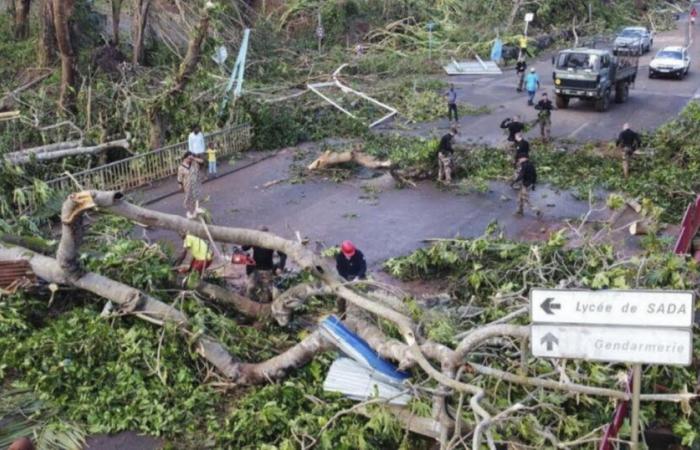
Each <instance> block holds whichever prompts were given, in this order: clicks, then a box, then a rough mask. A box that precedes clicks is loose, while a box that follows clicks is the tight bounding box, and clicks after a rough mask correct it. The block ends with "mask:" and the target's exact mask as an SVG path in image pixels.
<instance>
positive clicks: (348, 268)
mask: <svg viewBox="0 0 700 450" xmlns="http://www.w3.org/2000/svg"><path fill="white" fill-rule="evenodd" d="M335 266H336V269H337V270H338V273H339V274H340V276H341V277H343V278H345V279H346V280H348V281H356V280H364V279H365V278H367V262H366V261H365V256H364V255H363V254H362V252H361V251H360V250H358V249H357V248H356V247H355V244H353V243H352V242H351V241H343V243H342V244H341V246H340V253H338V256H336V258H335Z"/></svg>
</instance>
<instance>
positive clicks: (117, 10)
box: [112, 0, 122, 45]
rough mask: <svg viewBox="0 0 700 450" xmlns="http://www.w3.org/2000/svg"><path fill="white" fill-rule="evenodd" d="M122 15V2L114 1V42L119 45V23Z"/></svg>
mask: <svg viewBox="0 0 700 450" xmlns="http://www.w3.org/2000/svg"><path fill="white" fill-rule="evenodd" d="M121 14H122V0H112V40H113V41H114V44H115V45H119V21H120V19H121Z"/></svg>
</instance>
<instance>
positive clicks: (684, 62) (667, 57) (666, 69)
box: [649, 47, 690, 79]
mask: <svg viewBox="0 0 700 450" xmlns="http://www.w3.org/2000/svg"><path fill="white" fill-rule="evenodd" d="M689 69H690V56H689V55H688V49H687V48H685V47H666V48H664V49H663V50H661V51H659V53H657V54H656V56H654V59H652V60H651V62H650V63H649V78H654V77H655V76H657V75H659V76H660V75H669V76H674V77H676V78H678V79H681V78H683V77H685V76H686V75H688V70H689Z"/></svg>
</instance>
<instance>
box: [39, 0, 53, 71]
mask: <svg viewBox="0 0 700 450" xmlns="http://www.w3.org/2000/svg"><path fill="white" fill-rule="evenodd" d="M39 5H40V13H39V25H40V26H39V29H40V31H41V33H40V39H39V52H38V53H39V64H41V66H42V67H47V66H50V65H52V64H53V63H54V60H55V59H56V27H55V26H54V20H53V0H41V1H40V3H39Z"/></svg>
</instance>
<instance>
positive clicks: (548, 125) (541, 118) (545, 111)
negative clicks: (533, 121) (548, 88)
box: [535, 92, 554, 142]
mask: <svg viewBox="0 0 700 450" xmlns="http://www.w3.org/2000/svg"><path fill="white" fill-rule="evenodd" d="M535 109H536V110H537V121H538V122H539V123H540V136H542V142H547V141H549V138H550V136H551V134H552V110H553V109H554V105H552V101H551V100H550V99H549V96H547V93H546V92H543V93H542V98H541V99H540V101H539V102H537V104H536V105H535Z"/></svg>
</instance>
